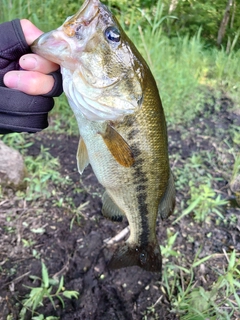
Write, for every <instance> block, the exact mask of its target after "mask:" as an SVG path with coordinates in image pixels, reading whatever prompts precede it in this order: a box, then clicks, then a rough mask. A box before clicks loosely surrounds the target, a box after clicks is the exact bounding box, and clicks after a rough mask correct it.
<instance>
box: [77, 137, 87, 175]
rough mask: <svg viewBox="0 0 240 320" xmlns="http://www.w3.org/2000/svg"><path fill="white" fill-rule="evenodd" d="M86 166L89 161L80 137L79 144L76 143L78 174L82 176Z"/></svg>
mask: <svg viewBox="0 0 240 320" xmlns="http://www.w3.org/2000/svg"><path fill="white" fill-rule="evenodd" d="M88 164H89V159H88V152H87V147H86V145H85V142H84V141H83V138H82V137H80V139H79V143H78V150H77V167H78V172H79V173H80V174H82V173H83V171H84V169H85V168H86V167H87V165H88Z"/></svg>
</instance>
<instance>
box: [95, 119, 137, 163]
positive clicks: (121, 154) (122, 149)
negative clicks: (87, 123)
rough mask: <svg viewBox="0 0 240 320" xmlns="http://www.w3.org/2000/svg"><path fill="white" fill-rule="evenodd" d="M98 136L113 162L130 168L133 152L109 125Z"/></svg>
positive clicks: (132, 161)
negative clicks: (113, 159) (100, 137)
mask: <svg viewBox="0 0 240 320" xmlns="http://www.w3.org/2000/svg"><path fill="white" fill-rule="evenodd" d="M100 134H101V136H102V138H103V140H104V142H105V144H106V146H107V147H108V149H109V151H110V152H111V154H112V156H113V157H114V158H115V160H116V161H117V162H118V163H119V164H121V165H122V166H124V167H131V166H132V165H133V163H134V156H133V152H132V150H131V148H130V146H129V145H128V143H127V142H126V141H125V140H124V139H123V137H122V136H121V135H120V134H119V133H118V132H117V131H116V130H115V129H113V128H112V127H111V126H110V125H108V126H107V129H106V131H105V132H104V133H100Z"/></svg>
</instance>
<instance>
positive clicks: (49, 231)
mask: <svg viewBox="0 0 240 320" xmlns="http://www.w3.org/2000/svg"><path fill="white" fill-rule="evenodd" d="M231 103H232V102H231V100H229V99H228V98H226V97H222V98H221V99H219V100H216V99H215V98H212V100H211V103H208V104H206V105H205V110H204V114H205V115H206V114H207V116H203V114H199V116H198V117H197V118H196V119H195V120H194V121H193V122H191V123H189V125H188V126H187V125H185V126H177V127H176V126H175V127H174V128H171V127H170V128H169V149H170V154H171V155H172V156H171V162H172V167H173V172H174V173H175V175H176V179H178V173H177V168H181V167H184V166H186V162H187V161H188V160H189V159H190V158H191V157H192V156H193V154H195V153H198V152H203V151H206V152H208V153H209V154H210V153H211V155H212V157H211V159H210V158H209V159H210V160H209V159H207V158H206V159H205V163H203V166H204V168H205V169H204V170H205V172H204V174H206V173H208V174H210V173H211V175H212V177H214V178H216V177H221V179H219V181H218V180H217V179H215V180H214V182H213V187H214V188H215V189H216V190H217V191H218V192H219V193H220V194H221V196H222V197H223V198H225V199H230V198H232V194H231V192H230V190H229V188H228V179H229V178H230V174H231V168H232V164H233V158H232V157H231V156H230V155H229V152H228V151H229V150H228V149H227V148H228V147H227V143H225V142H226V141H227V142H228V144H230V145H231V146H232V145H233V141H232V138H231V135H230V134H229V130H230V127H231V126H233V125H235V126H238V125H239V124H240V120H239V117H238V116H237V115H236V114H234V113H232V112H231V111H230V107H231ZM29 140H33V141H34V144H33V145H32V146H31V147H30V148H29V149H28V153H29V154H31V155H33V156H37V155H38V154H39V152H40V150H41V145H43V146H44V147H45V148H49V151H50V153H51V154H52V155H53V156H56V157H58V158H59V161H60V164H61V168H60V170H61V174H62V176H65V177H69V178H70V180H71V183H70V184H67V185H63V186H61V185H56V186H55V189H56V193H55V196H52V197H51V198H50V199H47V200H46V201H43V200H41V199H39V200H36V201H35V202H32V203H29V202H27V201H25V200H24V199H19V198H18V196H17V195H16V194H14V193H12V194H9V196H8V197H6V198H5V200H4V201H2V203H1V208H0V221H1V225H0V230H1V240H0V268H1V269H0V270H1V272H0V319H3V320H5V319H8V316H10V315H11V318H9V319H20V318H19V311H20V310H21V307H22V305H21V300H22V299H23V298H24V296H25V295H26V294H27V293H29V289H28V288H26V286H34V285H36V284H34V283H33V281H32V280H31V279H30V278H29V275H37V276H41V259H42V260H43V261H44V262H45V264H46V266H47V268H48V271H49V274H50V276H51V277H54V276H58V277H59V276H61V275H63V276H64V282H65V287H66V289H68V290H76V291H78V292H79V293H80V295H79V298H78V299H73V300H68V299H65V300H64V301H65V308H64V309H63V308H62V307H61V304H59V302H58V301H57V300H56V301H55V303H56V306H57V307H56V309H54V308H53V306H52V304H51V302H50V301H48V302H47V301H46V303H45V304H44V308H39V309H38V310H37V311H38V312H39V313H40V314H44V315H45V316H50V315H52V316H58V317H59V318H60V319H64V320H68V319H69V320H70V319H71V320H73V319H88V320H91V319H97V320H98V319H108V320H110V319H114V320H115V319H123V320H128V319H136V320H138V319H166V320H167V319H172V320H173V319H178V317H177V316H176V315H175V314H174V313H173V312H172V306H171V303H170V302H169V300H168V296H167V295H166V292H165V290H163V289H164V288H163V287H162V283H161V279H160V277H159V275H158V274H152V273H149V272H145V271H144V270H141V269H140V268H138V267H131V268H126V269H121V270H116V271H110V270H108V268H107V256H108V253H107V252H108V251H109V250H110V249H109V248H108V249H106V248H105V244H104V240H105V239H107V238H110V237H112V236H114V235H116V234H117V233H118V232H119V231H121V230H122V229H123V228H124V227H125V226H126V225H127V224H126V222H123V223H122V224H119V223H112V222H110V221H108V220H106V219H105V218H103V217H102V215H101V198H100V195H101V193H102V187H101V186H100V185H99V184H98V182H97V180H96V178H95V176H94V174H93V173H92V170H91V167H90V166H89V167H88V168H87V169H86V170H85V171H84V174H83V176H82V177H80V176H79V174H78V172H77V170H76V160H75V154H76V150H77V145H78V137H75V136H74V137H70V136H66V135H61V136H57V135H55V134H49V133H48V132H47V131H45V132H42V133H40V134H37V135H34V136H30V137H29ZM224 141H225V142H224ZM175 155H178V157H177V158H176V157H175ZM199 174H201V172H200V173H199ZM60 198H62V199H63V202H62V203H61V205H60V204H59V203H60V202H59V201H60ZM188 198H189V189H187V188H186V190H180V191H179V192H178V195H177V207H178V210H177V213H178V215H179V214H181V210H180V209H179V208H180V207H181V204H182V203H184V206H185V207H186V201H187V199H188ZM67 199H72V202H71V204H69V203H70V202H69V201H68V200H67ZM84 203H88V204H87V205H86V206H85V208H84V210H81V205H83V204H84ZM77 208H78V209H77ZM223 214H224V215H225V218H226V219H225V221H221V222H220V223H219V224H218V225H216V218H217V215H216V214H211V216H210V219H208V221H206V222H202V223H196V222H194V220H193V216H192V215H188V216H186V217H184V218H183V219H181V220H180V221H179V223H177V224H172V222H173V221H174V220H175V219H176V218H177V216H176V215H174V216H173V217H170V219H169V220H168V221H164V222H161V221H159V222H158V226H157V233H158V239H159V243H160V244H165V243H166V239H167V233H166V230H167V229H169V230H171V232H172V234H174V233H176V232H178V236H177V241H176V243H175V245H174V250H175V251H176V252H179V254H180V256H179V257H178V258H173V257H170V258H165V259H164V263H166V262H169V261H170V260H171V259H173V260H174V259H177V260H178V264H182V265H184V266H186V267H188V266H189V265H191V263H192V261H193V259H194V257H195V255H196V253H197V252H198V251H199V249H200V248H201V253H200V257H203V256H206V255H208V254H213V253H216V254H218V253H219V254H222V252H223V249H224V250H225V251H226V252H231V251H232V250H233V249H234V248H235V249H236V250H238V251H239V250H240V236H239V230H240V216H239V208H233V207H232V206H230V205H228V206H226V207H224V212H223ZM233 214H234V215H235V217H237V220H234V222H232V220H231V217H232V215H233ZM7 217H8V218H7ZM9 217H10V218H9ZM73 218H74V223H72V222H73ZM70 226H72V228H70ZM33 230H35V232H33ZM36 230H40V231H41V232H36ZM183 257H184V258H183ZM169 259H170V260H169ZM221 264H223V261H222V259H218V258H216V260H214V261H213V262H212V265H214V267H215V268H216V267H217V266H218V265H220V268H222V267H221ZM212 265H211V263H210V264H209V265H208V266H207V267H205V269H204V272H202V271H201V272H199V274H197V273H196V275H195V276H196V278H198V281H199V283H200V284H202V285H203V286H205V287H207V282H213V281H214V279H215V277H216V274H215V273H214V271H213V268H212ZM162 290H163V291H162ZM151 306H154V308H150V307H151ZM25 319H31V313H30V312H29V313H27V316H26V318H25Z"/></svg>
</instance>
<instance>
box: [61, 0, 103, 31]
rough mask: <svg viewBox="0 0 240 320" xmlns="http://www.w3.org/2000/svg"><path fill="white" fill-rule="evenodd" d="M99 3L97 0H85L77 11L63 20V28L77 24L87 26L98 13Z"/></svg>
mask: <svg viewBox="0 0 240 320" xmlns="http://www.w3.org/2000/svg"><path fill="white" fill-rule="evenodd" d="M100 5H101V3H100V1H99V0H86V1H85V2H84V3H83V5H82V6H81V8H80V9H79V10H78V12H77V13H76V14H74V15H73V16H72V17H70V18H69V19H67V20H66V21H65V23H64V24H63V28H66V29H68V28H69V27H70V28H71V27H74V26H75V25H79V24H82V25H84V26H88V25H89V24H90V23H91V22H92V21H93V20H94V19H95V17H96V16H97V15H98V13H99V6H100Z"/></svg>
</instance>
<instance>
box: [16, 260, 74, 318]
mask: <svg viewBox="0 0 240 320" xmlns="http://www.w3.org/2000/svg"><path fill="white" fill-rule="evenodd" d="M30 278H31V279H32V280H33V281H34V282H35V281H40V284H41V285H40V286H39V287H28V286H25V287H26V288H28V289H30V293H29V294H28V295H27V298H26V299H24V300H23V302H22V304H23V307H22V309H21V312H20V319H24V317H25V314H26V312H27V311H31V312H32V315H35V314H36V316H35V317H33V318H32V319H35V320H40V319H46V320H47V319H48V320H50V319H54V318H50V317H47V318H44V316H43V315H42V314H38V313H37V312H36V309H37V308H38V307H40V306H43V305H44V300H46V299H48V300H50V301H51V303H52V305H53V307H54V309H55V308H56V305H55V302H54V299H58V300H59V301H60V303H61V305H62V307H63V308H64V307H65V304H64V301H63V297H65V298H67V299H72V298H75V299H77V298H78V295H79V293H78V292H77V291H68V290H65V288H64V278H63V276H62V277H61V278H60V280H58V279H55V278H50V277H49V274H48V270H47V268H46V266H45V264H44V263H43V262H42V278H39V277H37V276H30ZM54 287H57V289H56V290H55V292H53V288H54ZM55 319H57V318H56V317H55Z"/></svg>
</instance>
